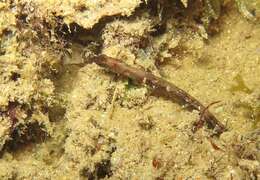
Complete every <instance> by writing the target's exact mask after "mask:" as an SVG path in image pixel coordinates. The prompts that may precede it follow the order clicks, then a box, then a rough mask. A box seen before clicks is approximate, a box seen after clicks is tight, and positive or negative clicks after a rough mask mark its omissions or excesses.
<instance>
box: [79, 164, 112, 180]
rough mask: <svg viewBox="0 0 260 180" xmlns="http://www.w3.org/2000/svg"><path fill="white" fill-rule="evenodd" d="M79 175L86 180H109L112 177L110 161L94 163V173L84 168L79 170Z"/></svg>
mask: <svg viewBox="0 0 260 180" xmlns="http://www.w3.org/2000/svg"><path fill="white" fill-rule="evenodd" d="M80 174H81V176H83V177H86V178H87V179H88V180H98V179H104V178H109V177H111V176H112V175H113V173H112V170H111V161H110V160H102V161H101V162H98V163H96V165H95V169H94V171H92V172H91V170H90V169H88V168H85V169H83V170H81V172H80Z"/></svg>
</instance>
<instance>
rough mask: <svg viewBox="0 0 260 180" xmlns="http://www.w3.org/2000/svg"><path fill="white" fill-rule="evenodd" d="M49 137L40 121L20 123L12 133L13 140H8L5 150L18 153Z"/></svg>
mask: <svg viewBox="0 0 260 180" xmlns="http://www.w3.org/2000/svg"><path fill="white" fill-rule="evenodd" d="M47 137H48V134H47V132H45V131H44V130H43V127H42V126H41V125H39V124H38V123H30V124H28V125H19V126H17V127H16V128H14V130H13V132H12V133H11V140H10V141H8V142H6V144H5V147H4V149H5V151H7V152H11V153H16V152H21V151H23V149H25V148H27V147H28V146H32V145H33V144H38V143H42V142H44V141H45V140H46V139H47Z"/></svg>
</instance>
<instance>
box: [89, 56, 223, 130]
mask: <svg viewBox="0 0 260 180" xmlns="http://www.w3.org/2000/svg"><path fill="white" fill-rule="evenodd" d="M91 61H92V62H94V63H96V64H97V65H99V66H101V67H104V68H107V69H108V70H110V71H112V72H114V73H117V74H120V75H122V76H125V77H128V78H130V79H132V80H134V81H135V82H137V83H139V84H147V85H148V86H150V87H151V88H152V90H153V93H155V94H156V95H159V96H163V97H167V98H171V99H174V100H177V101H178V103H184V104H187V105H188V106H189V107H190V108H192V109H196V110H198V111H199V112H201V113H202V112H203V117H201V118H200V122H201V121H203V122H204V121H205V122H206V123H207V125H208V127H209V128H212V129H214V130H215V131H216V133H217V134H218V135H219V134H221V133H222V132H224V131H225V126H224V125H223V124H222V123H221V122H220V121H219V120H218V119H217V118H216V117H215V116H214V115H213V114H212V113H211V112H210V111H209V110H208V108H207V107H205V106H204V105H203V104H202V103H200V102H199V101H198V100H197V99H195V98H194V97H193V96H191V95H189V94H188V93H187V92H185V91H184V90H182V89H180V88H178V87H177V86H175V85H174V84H172V83H170V82H168V81H166V80H164V79H162V78H159V77H157V76H155V75H153V74H152V73H149V72H145V71H144V70H141V69H137V68H134V67H131V66H129V65H127V64H125V63H123V62H121V61H120V60H118V59H115V58H111V57H108V56H106V55H99V56H96V57H94V58H92V60H91ZM195 130H196V127H195Z"/></svg>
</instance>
